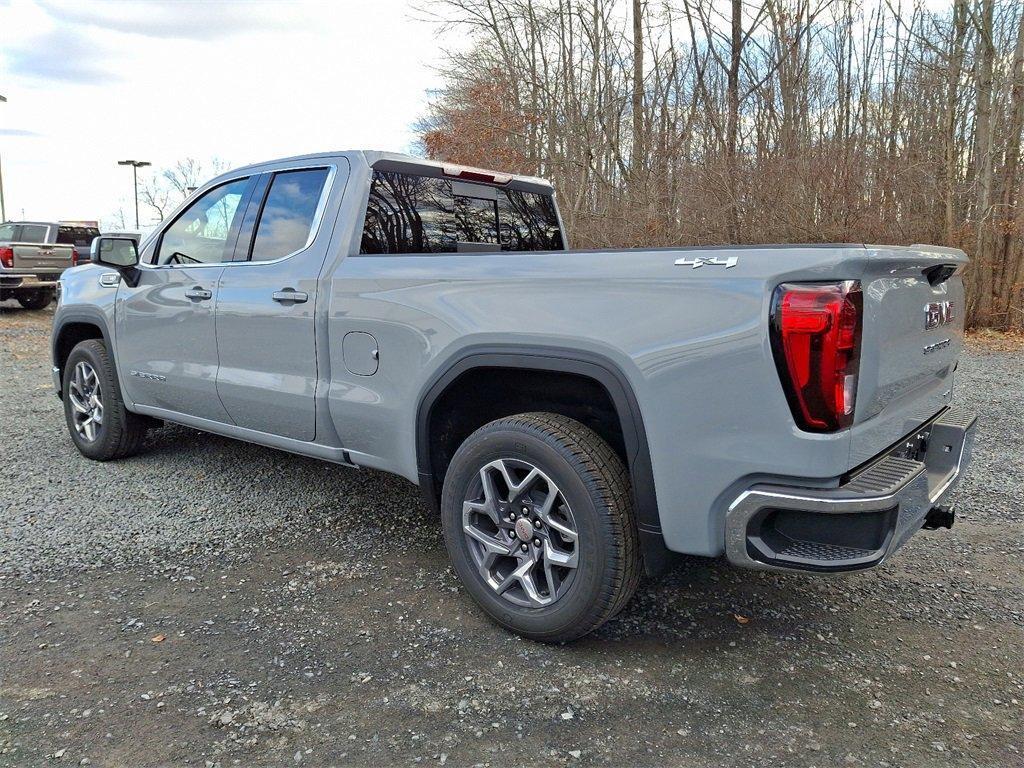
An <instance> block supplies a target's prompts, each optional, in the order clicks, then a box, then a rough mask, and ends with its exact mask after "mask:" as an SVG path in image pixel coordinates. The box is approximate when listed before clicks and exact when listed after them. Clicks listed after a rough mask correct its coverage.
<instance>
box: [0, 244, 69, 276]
mask: <svg viewBox="0 0 1024 768" xmlns="http://www.w3.org/2000/svg"><path fill="white" fill-rule="evenodd" d="M10 247H11V248H12V249H13V250H14V269H21V270H44V271H47V272H59V271H61V270H64V269H67V268H68V267H70V266H72V261H71V255H72V254H73V253H74V250H75V249H74V246H72V245H56V244H53V245H50V244H46V243H11V246H10Z"/></svg>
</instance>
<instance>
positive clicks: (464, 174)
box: [441, 165, 512, 184]
mask: <svg viewBox="0 0 1024 768" xmlns="http://www.w3.org/2000/svg"><path fill="white" fill-rule="evenodd" d="M441 170H442V172H443V173H444V175H445V176H450V177H451V178H453V179H463V180H465V181H482V182H485V183H487V184H508V183H509V182H510V181H512V174H510V173H494V172H493V171H485V170H484V169H482V168H468V167H466V166H464V165H444V166H442V167H441Z"/></svg>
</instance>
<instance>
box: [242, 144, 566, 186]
mask: <svg viewBox="0 0 1024 768" xmlns="http://www.w3.org/2000/svg"><path fill="white" fill-rule="evenodd" d="M351 155H362V156H363V158H364V160H365V161H366V164H367V165H368V166H370V167H371V168H372V167H373V166H374V165H375V164H376V163H378V162H380V161H382V160H384V161H392V162H396V163H406V164H411V165H419V166H422V167H425V168H437V169H444V168H445V167H448V168H450V167H452V166H453V165H454V166H457V167H459V168H465V169H467V170H474V171H482V172H484V173H490V174H497V175H503V176H511V177H512V178H513V179H514V180H515V181H517V182H520V183H525V184H528V185H531V186H541V187H547V188H550V187H551V182H549V181H548V180H547V179H541V178H538V177H536V176H524V175H521V174H515V173H512V174H510V173H507V172H505V171H492V170H487V169H482V168H469V167H468V166H462V165H460V164H456V163H443V162H440V161H438V160H429V159H427V158H425V157H416V156H415V155H407V154H403V153H402V152H384V151H381V150H376V149H358V150H338V151H336V152H315V153H313V154H309V155H295V156H293V157H282V158H277V159H274V160H265V161H263V162H260V163H252V164H250V165H246V166H243V167H241V168H235V169H233V170H232V171H231V172H230V173H231V174H236V173H238V172H239V171H247V170H258V169H260V168H263V167H265V166H271V165H280V164H281V163H298V162H306V161H310V160H313V161H315V160H327V159H330V158H332V157H338V156H351ZM222 175H225V176H226V175H228V174H222Z"/></svg>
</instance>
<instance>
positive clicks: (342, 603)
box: [0, 302, 1024, 768]
mask: <svg viewBox="0 0 1024 768" xmlns="http://www.w3.org/2000/svg"><path fill="white" fill-rule="evenodd" d="M3 308H4V310H5V311H4V314H3V316H2V317H0V391H2V392H3V432H2V434H3V440H2V441H0V443H2V451H3V455H2V457H0V459H2V461H0V467H2V469H0V476H2V487H0V765H3V766H8V765H9V766H35V765H42V764H47V765H49V764H70V765H90V764H91V765H97V766H125V765H132V766H140V765H198V766H204V767H205V766H230V765H242V766H263V765H267V766H270V765H296V764H299V765H302V764H305V765H318V766H319V765H367V766H369V765H373V766H379V765H392V764H395V765H415V764H424V765H445V764H447V765H458V766H462V765H477V764H479V765H494V766H504V765H509V766H525V765H715V766H760V765H765V766H768V765H771V766H778V765H801V766H803V765H807V766H836V765H871V766H915V767H916V766H965V765H967V766H971V765H978V766H993V767H995V766H999V767H1000V768H1003V767H1005V766H1024V738H1022V736H1021V732H1022V726H1024V600H1022V598H1024V577H1022V572H1021V565H1022V561H1024V523H1022V521H1021V509H1022V508H1024V480H1022V477H1021V469H1022V468H1024V447H1022V443H1021V440H1020V435H1021V434H1022V433H1024V398H1022V394H1024V385H1022V381H1024V351H1022V349H1021V348H1020V344H1019V343H995V344H994V343H993V342H992V341H991V340H988V341H986V340H982V341H981V342H976V343H973V344H972V345H971V348H970V350H969V352H968V354H967V355H966V358H965V360H964V362H963V363H962V364H961V373H960V374H959V376H958V382H957V392H958V398H959V400H960V401H961V402H963V403H965V404H967V405H969V406H971V407H974V408H976V409H978V411H979V412H981V413H982V414H984V415H983V417H982V422H981V427H980V435H979V440H978V446H977V449H976V451H975V463H974V465H973V466H972V469H971V472H970V474H969V475H968V477H967V479H966V481H965V482H964V483H963V485H962V486H961V488H960V491H959V494H958V495H959V498H958V502H959V509H960V518H959V519H958V522H957V525H956V526H955V527H954V529H953V530H952V531H950V532H941V533H927V532H925V533H922V534H920V535H918V536H917V537H915V539H914V540H912V541H911V543H910V544H909V545H908V546H907V548H906V549H905V550H904V551H903V552H902V554H901V555H900V556H899V557H897V558H896V559H895V560H894V561H893V562H891V563H890V564H889V565H887V566H886V567H884V568H883V569H881V570H878V571H872V572H870V573H864V574H858V575H855V576H848V577H843V578H812V577H795V576H779V575H775V574H761V573H753V572H743V571H738V570H735V569H732V568H730V567H728V566H727V565H725V564H724V563H721V562H716V561H705V560H699V559H687V560H684V561H683V562H681V563H680V564H679V566H678V567H676V568H675V569H674V570H673V571H671V572H670V573H669V574H667V575H666V576H664V577H662V578H661V579H659V580H657V581H656V582H653V583H649V584H645V585H644V586H642V587H641V591H640V593H639V594H638V596H637V598H636V599H635V600H634V601H633V603H632V604H631V605H630V607H629V608H627V609H626V611H625V612H624V613H623V614H622V615H620V617H618V618H617V619H616V620H614V621H612V622H610V623H609V624H608V625H606V626H605V627H604V628H602V629H601V630H600V631H599V632H597V633H595V634H594V635H592V636H591V637H589V638H587V639H585V640H583V641H581V642H579V643H576V644H574V645H571V646H566V647H547V646H541V645H537V644H533V643H530V642H526V641H523V640H519V639H517V638H515V637H513V636H511V635H509V634H507V633H505V632H503V631H501V630H499V629H497V628H496V627H494V626H493V625H491V624H490V623H489V622H488V621H487V620H486V619H484V618H483V617H482V616H481V615H480V614H479V613H478V612H477V611H476V610H475V609H474V607H473V606H472V605H471V604H470V602H469V600H468V598H467V597H466V596H465V595H463V594H462V590H461V589H460V587H459V585H458V583H457V582H456V580H455V578H454V576H453V574H452V571H451V569H450V568H449V567H448V565H447V560H446V556H445V552H444V547H443V544H442V541H441V536H440V532H439V526H438V525H437V523H436V520H434V519H433V517H432V516H431V514H430V513H429V512H428V511H427V509H426V508H425V507H424V505H423V504H422V503H421V501H420V499H419V496H418V492H417V491H416V489H415V488H413V487H412V486H411V485H409V484H408V483H406V482H405V481H403V480H400V479H396V478H393V477H390V476H386V475H382V474H378V473H374V472H369V471H353V470H346V469H342V468H338V467H335V466H332V465H328V464H323V463H319V462H315V461H312V460H308V459H303V458H299V457H295V456H290V455H287V454H284V453H279V452H275V451H271V450H268V449H263V448H259V447H255V446H249V445H244V444H242V443H237V442H233V441H230V440H226V439H222V438H218V437H213V436H209V435H204V434H201V433H199V432H196V431H194V430H189V429H184V428H180V427H173V426H169V427H165V428H163V429H160V430H158V431H155V432H154V433H153V434H152V436H151V438H150V439H149V441H148V444H147V448H146V451H145V452H144V453H143V454H142V455H140V456H137V457H135V458H132V459H130V460H126V461H122V462H117V463H112V464H96V463H92V462H89V461H86V460H85V459H83V458H82V457H81V456H79V454H78V453H77V452H76V451H75V449H74V448H73V446H72V444H71V442H70V440H69V439H68V437H67V435H66V433H65V427H64V421H63V415H62V412H61V409H60V403H59V401H58V400H57V399H56V398H55V397H53V395H52V394H51V391H50V383H49V372H48V366H49V361H48V348H49V345H48V340H49V328H50V322H51V319H52V308H51V309H50V310H44V311H40V312H26V311H22V310H19V309H17V308H16V305H14V304H13V303H11V302H8V303H7V304H5V305H4V307H3ZM982 342H983V343H982Z"/></svg>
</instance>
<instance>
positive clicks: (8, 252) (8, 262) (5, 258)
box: [0, 247, 14, 269]
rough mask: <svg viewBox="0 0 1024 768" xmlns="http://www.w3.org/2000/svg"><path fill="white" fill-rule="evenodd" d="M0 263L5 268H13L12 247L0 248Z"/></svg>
mask: <svg viewBox="0 0 1024 768" xmlns="http://www.w3.org/2000/svg"><path fill="white" fill-rule="evenodd" d="M0 264H3V265H4V266H5V267H7V269H14V249H13V248H7V247H3V248H0Z"/></svg>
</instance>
